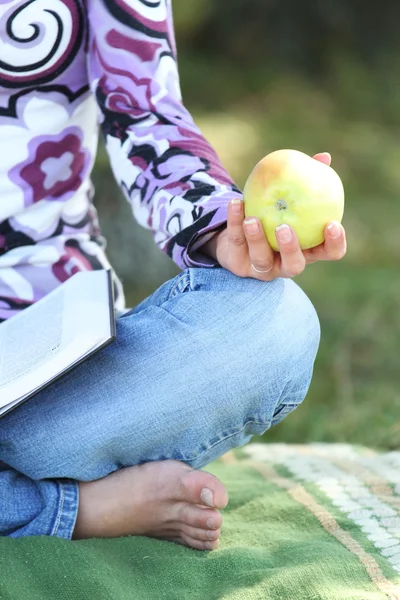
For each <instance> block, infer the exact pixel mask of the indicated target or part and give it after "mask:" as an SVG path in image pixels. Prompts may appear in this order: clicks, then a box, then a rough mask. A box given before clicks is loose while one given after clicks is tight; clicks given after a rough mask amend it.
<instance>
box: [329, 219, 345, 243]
mask: <svg viewBox="0 0 400 600" xmlns="http://www.w3.org/2000/svg"><path fill="white" fill-rule="evenodd" d="M328 231H329V235H330V236H331V238H333V239H334V240H337V239H338V238H339V237H340V234H341V233H342V232H341V228H340V225H339V223H338V222H337V221H332V223H329V225H328Z"/></svg>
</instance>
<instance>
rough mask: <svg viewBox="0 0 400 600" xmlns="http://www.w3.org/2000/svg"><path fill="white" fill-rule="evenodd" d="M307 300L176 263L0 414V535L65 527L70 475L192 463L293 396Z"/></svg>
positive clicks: (279, 413) (277, 414)
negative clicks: (43, 383)
mask: <svg viewBox="0 0 400 600" xmlns="http://www.w3.org/2000/svg"><path fill="white" fill-rule="evenodd" d="M319 335H320V332H319V323H318V318H317V316H316V313H315V310H314V308H313V306H312V304H311V303H310V301H309V300H308V298H307V297H306V296H305V294H304V293H303V292H302V291H301V290H300V288H299V287H298V286H297V285H296V284H295V283H293V282H292V281H290V280H285V279H277V280H275V281H274V282H271V283H263V282H260V281H256V280H254V279H241V278H239V277H236V276H234V275H232V274H231V273H229V272H228V271H225V270H224V269H188V270H186V271H183V272H182V273H180V274H179V275H178V276H177V277H175V278H174V279H173V280H171V281H168V282H167V283H165V284H164V285H163V286H161V287H160V288H159V289H158V290H157V291H156V292H155V293H154V294H153V295H152V296H150V297H149V298H147V299H146V300H144V302H142V303H141V304H140V305H139V306H138V307H137V308H135V309H134V310H132V311H131V312H130V313H128V314H127V315H125V316H123V317H120V318H119V319H118V321H117V340H116V341H115V342H114V343H113V344H111V345H110V346H109V347H107V348H105V349H104V350H102V351H101V352H99V353H98V354H96V355H95V356H93V357H92V358H91V359H89V360H87V361H86V362H85V363H84V364H82V365H81V366H79V367H77V368H76V369H75V370H73V371H72V372H71V373H69V374H68V375H66V376H65V377H64V378H63V379H61V380H59V381H58V382H57V383H55V384H53V385H52V386H51V387H49V388H48V389H46V390H45V391H43V392H41V393H39V394H37V395H36V396H35V397H34V398H32V399H31V400H29V401H28V402H27V403H26V404H24V405H22V406H20V407H19V408H18V409H16V410H15V411H13V412H12V413H10V414H9V415H7V416H5V417H4V418H3V419H1V420H0V535H4V536H10V537H22V536H26V535H52V536H58V537H62V538H70V537H71V535H72V532H73V529H74V525H75V519H76V516H77V511H78V502H79V489H78V484H77V481H91V480H95V479H99V478H101V477H104V476H106V475H108V474H109V473H111V472H113V471H115V470H117V469H120V468H122V467H125V466H128V465H137V464H140V463H144V462H148V461H159V460H167V459H176V460H180V461H183V462H185V463H187V464H188V465H191V466H192V467H194V468H200V467H203V466H204V465H206V464H207V463H209V462H211V461H213V460H214V459H216V458H217V457H219V456H221V455H222V454H223V453H225V452H227V451H228V450H229V449H231V448H234V447H236V446H241V445H243V444H245V443H246V442H248V441H249V440H250V438H251V437H252V436H253V435H259V434H262V433H264V431H266V430H267V429H268V428H269V427H270V426H271V425H274V424H276V423H278V422H279V421H281V420H282V419H283V418H284V417H285V416H286V415H287V414H288V413H290V412H291V411H292V410H293V409H295V408H296V407H297V406H298V405H299V403H300V402H301V401H302V400H303V398H304V397H305V395H306V393H307V390H308V387H309V384H310V380H311V376H312V369H313V363H314V359H315V355H316V352H317V349H318V343H319Z"/></svg>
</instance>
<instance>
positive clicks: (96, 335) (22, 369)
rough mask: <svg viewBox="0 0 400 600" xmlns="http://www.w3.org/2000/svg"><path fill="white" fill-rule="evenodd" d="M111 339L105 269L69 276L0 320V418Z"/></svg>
mask: <svg viewBox="0 0 400 600" xmlns="http://www.w3.org/2000/svg"><path fill="white" fill-rule="evenodd" d="M113 339H115V315H114V302H113V293H112V280H111V274H110V271H105V270H104V271H84V272H81V273H77V274H76V275H73V276H72V277H71V278H70V279H68V280H67V281H66V282H65V283H63V284H62V285H61V286H59V287H58V288H56V289H55V290H54V291H53V292H51V293H50V294H48V295H47V296H45V297H44V298H42V299H41V300H39V301H38V302H36V304H33V305H32V306H30V307H29V308H26V309H25V310H23V311H21V313H19V314H18V315H16V316H15V317H13V318H11V319H9V320H8V321H4V322H3V323H1V324H0V417H1V416H3V415H5V414H6V413H7V412H9V411H10V410H11V409H13V408H15V407H16V406H18V404H20V403H21V402H24V401H25V400H28V398H30V397H31V396H33V395H34V394H36V393H37V392H38V391H39V390H41V389H43V388H44V387H46V386H47V385H49V384H50V383H52V382H53V381H54V380H55V379H57V378H58V377H60V376H62V375H64V374H65V373H66V372H67V371H69V370H70V369H72V368H73V367H75V366H76V365H77V364H79V363H80V362H82V361H83V360H85V359H86V358H87V357H88V356H90V355H91V354H93V353H94V352H96V351H97V350H99V349H100V348H103V347H104V346H105V345H106V344H108V343H110V342H111V341H112V340H113Z"/></svg>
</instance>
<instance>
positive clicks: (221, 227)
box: [0, 0, 345, 549]
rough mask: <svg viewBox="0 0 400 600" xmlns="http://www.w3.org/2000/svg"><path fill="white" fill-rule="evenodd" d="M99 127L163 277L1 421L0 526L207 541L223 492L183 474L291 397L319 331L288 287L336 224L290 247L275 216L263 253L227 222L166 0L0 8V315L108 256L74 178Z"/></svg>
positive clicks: (82, 186) (262, 425)
mask: <svg viewBox="0 0 400 600" xmlns="http://www.w3.org/2000/svg"><path fill="white" fill-rule="evenodd" d="M99 122H100V125H101V129H102V132H103V134H104V136H105V141H106V146H107V150H108V153H109V156H110V161H111V165H112V167H113V171H114V174H115V177H116V180H117V182H118V184H119V185H120V186H121V189H122V190H123V191H124V193H125V195H126V197H127V199H128V200H129V201H130V202H131V204H132V208H133V211H134V214H135V216H136V218H137V219H138V221H139V222H140V223H141V224H142V225H144V226H145V227H148V228H150V229H152V230H153V232H154V238H155V241H156V243H157V244H158V246H159V247H160V249H161V250H162V251H164V252H166V253H167V254H168V255H169V256H170V257H171V258H172V259H173V260H174V261H175V262H176V263H177V264H178V265H179V266H180V267H181V268H182V272H181V273H180V275H178V276H177V277H176V278H175V279H174V280H172V281H168V282H167V283H165V284H164V285H163V286H161V288H160V289H158V290H157V291H156V292H155V293H154V294H153V295H152V296H151V297H149V298H147V299H146V300H145V301H144V302H143V303H142V304H140V305H139V306H138V307H137V308H136V309H134V310H133V311H131V312H129V313H127V314H125V315H124V316H122V317H120V318H119V319H118V324H117V333H118V336H117V340H116V341H115V342H114V343H113V344H112V345H111V346H109V347H108V348H107V349H105V350H103V351H102V352H100V353H98V354H97V355H96V356H95V357H93V358H92V359H90V360H88V361H87V362H85V363H84V364H83V365H82V366H80V367H78V368H77V369H75V370H74V371H73V372H71V373H70V374H69V375H67V376H65V377H64V378H63V379H62V380H61V381H59V382H58V383H56V384H55V385H53V386H51V387H50V388H48V389H47V390H46V391H43V392H42V393H39V394H37V395H36V396H35V397H34V398H33V399H32V400H30V401H29V402H27V403H26V404H25V405H22V406H21V407H19V408H18V409H16V410H15V411H13V412H12V413H10V414H9V415H7V416H6V417H4V418H3V419H1V420H0V461H1V463H0V533H1V534H2V535H5V536H11V537H21V536H27V535H53V536H59V537H64V538H71V537H75V538H82V537H88V536H119V535H125V534H132V535H135V534H138V535H139V534H140V535H148V536H156V537H160V538H164V539H170V540H174V541H178V542H180V543H184V544H187V545H189V546H192V547H193V548H198V549H213V548H215V547H217V545H218V540H219V537H220V531H221V523H222V517H221V514H220V512H219V509H221V508H223V507H224V506H225V505H226V503H227V501H228V496H227V491H226V490H225V488H224V486H223V484H222V483H221V482H219V481H218V480H217V479H216V478H214V477H213V476H211V475H210V474H208V473H206V472H204V471H200V470H198V469H199V468H201V467H203V466H204V465H206V464H207V463H209V462H210V461H212V460H214V459H216V458H217V457H218V456H220V455H221V454H223V453H224V452H226V451H227V450H229V449H230V448H232V447H235V446H239V445H242V444H245V443H246V442H247V441H248V440H249V439H250V438H251V436H252V435H254V434H256V435H258V434H261V433H263V432H264V431H266V430H267V429H268V428H269V427H270V426H271V425H273V424H275V423H277V422H279V421H280V420H281V419H282V418H284V417H285V416H286V415H287V414H288V413H289V412H291V411H292V410H293V409H294V408H296V406H298V404H299V403H300V402H301V401H302V400H303V398H304V397H305V395H306V392H307V389H308V387H309V383H310V379H311V375H312V368H313V363H314V359H315V355H316V352H317V347H318V341H319V325H318V319H317V316H316V314H315V311H314V309H313V307H312V305H311V303H310V301H309V300H308V299H307V298H306V296H305V295H304V294H303V292H302V291H301V290H300V289H299V288H298V287H297V286H296V285H295V284H294V283H293V282H292V281H291V279H290V278H291V277H293V276H294V275H297V274H299V273H300V272H301V271H302V270H303V269H304V267H305V265H306V263H307V262H313V261H316V260H335V259H339V258H341V257H342V256H343V255H344V253H345V234H344V231H343V228H342V227H341V225H339V224H338V223H331V224H329V225H328V226H327V229H326V235H325V243H324V244H322V245H321V246H320V247H318V248H316V249H314V250H312V251H308V252H305V253H302V252H301V251H300V249H299V246H298V242H297V239H296V237H295V235H294V234H293V231H292V230H291V229H290V228H289V227H287V226H281V227H280V228H279V231H278V232H277V235H278V239H279V244H280V253H279V254H278V253H273V252H272V251H271V249H270V247H269V246H268V244H267V241H266V238H265V236H264V234H263V232H262V230H261V228H260V224H259V222H258V221H257V220H256V219H247V220H244V216H243V206H242V201H241V194H240V191H239V190H238V189H237V188H236V187H235V185H234V184H233V183H232V180H231V179H230V177H229V175H228V174H227V173H226V172H225V171H224V169H223V168H222V166H221V165H220V163H219V161H218V158H217V156H216V154H215V152H214V151H213V150H212V148H211V147H210V146H209V145H208V143H207V142H206V141H205V140H204V138H203V137H202V136H201V134H200V132H199V130H198V129H197V127H196V125H195V124H194V122H193V120H192V118H191V116H190V115H189V113H188V112H187V110H186V109H185V108H184V106H183V105H182V102H181V96H180V90H179V80H178V72H177V66H176V52H175V42H174V34H173V26H172V19H171V7H170V0H85V1H84V0H33V1H31V2H23V1H22V0H21V1H17V2H16V1H15V0H3V1H2V2H1V3H0V189H1V195H0V318H1V319H2V320H4V319H8V318H11V317H12V316H13V315H15V314H16V313H17V312H18V311H20V310H22V309H24V308H25V307H28V306H30V305H31V304H32V303H33V302H35V301H37V300H38V299H40V298H41V297H43V296H44V295H45V294H47V293H49V292H50V291H51V290H53V289H54V288H55V287H56V286H58V285H60V284H61V283H62V282H63V281H65V280H66V279H67V278H68V277H70V276H71V275H73V274H74V273H76V272H77V271H80V270H84V269H102V268H105V267H108V266H109V264H108V261H107V258H106V256H105V253H104V244H103V239H102V237H101V235H100V231H99V227H98V223H97V219H96V212H95V209H94V207H93V204H92V188H91V183H90V172H91V169H92V166H93V162H94V159H95V153H96V146H97V136H98V123H99ZM315 158H316V159H317V160H321V161H323V162H327V163H329V160H330V158H329V155H327V154H320V155H318V156H316V157H315ZM121 252H124V248H121ZM133 260H135V257H134V256H132V261H133ZM115 286H116V290H117V306H118V309H119V310H120V311H121V312H122V311H123V308H124V298H123V292H122V288H121V285H120V284H119V282H118V281H117V279H116V278H115ZM23 343H24V336H23V331H21V345H22V344H23Z"/></svg>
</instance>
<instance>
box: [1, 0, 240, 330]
mask: <svg viewBox="0 0 400 600" xmlns="http://www.w3.org/2000/svg"><path fill="white" fill-rule="evenodd" d="M99 125H100V127H101V129H102V132H103V134H104V137H105V143H106V148H107V151H108V154H109V157H110V162H111V166H112V169H113V172H114V175H115V178H116V180H117V182H118V184H119V185H120V187H121V189H122V190H123V192H124V194H125V196H126V198H127V199H128V200H129V202H130V203H131V205H132V209H133V212H134V215H135V217H136V219H137V220H138V222H139V223H140V224H141V225H143V226H144V227H147V228H149V229H151V230H152V231H153V233H154V239H155V242H156V243H157V245H158V246H159V247H160V249H161V250H162V251H164V252H166V253H167V254H168V255H169V256H170V257H171V258H172V259H173V260H174V261H175V262H176V263H177V264H178V265H179V266H180V267H182V268H184V267H185V266H191V265H194V266H195V265H203V264H204V265H209V266H212V262H211V261H210V260H207V257H206V256H204V255H202V254H201V252H199V248H201V245H202V244H204V243H205V241H206V240H207V239H208V238H209V237H210V235H211V234H212V232H215V231H216V230H218V228H220V227H221V226H222V225H223V224H224V223H225V221H226V210H227V204H228V202H229V200H230V199H231V198H232V197H234V196H239V195H240V192H239V190H238V189H237V188H236V187H235V185H234V184H233V183H232V180H231V179H230V177H229V175H228V174H227V173H226V172H225V170H224V169H223V168H222V166H221V164H220V163H219V161H218V158H217V156H216V154H215V152H214V151H213V149H212V148H211V147H210V145H209V144H208V143H207V142H206V140H205V139H204V138H203V137H202V135H201V133H200V131H199V130H198V128H197V127H196V125H195V124H194V122H193V119H192V118H191V116H190V114H189V113H188V111H187V110H186V109H185V108H184V106H183V104H182V100H181V93H180V87H179V77H178V71H177V64H176V50H175V40H174V33H173V25H172V16H171V6H170V0H30V1H27V0H0V320H4V319H7V318H8V317H10V316H12V315H14V314H16V313H17V312H18V311H19V310H21V309H23V308H25V307H27V306H29V305H30V304H32V303H34V302H36V301H37V300H38V299H40V298H41V297H43V296H44V295H45V294H47V293H49V292H50V291H51V290H52V289H54V288H55V287H56V286H57V285H59V284H60V283H61V282H63V281H65V280H66V279H67V278H68V277H70V276H71V275H72V274H74V273H75V272H77V271H80V270H87V269H99V268H108V266H109V263H108V261H107V257H106V255H105V252H104V241H103V238H102V236H101V233H100V230H99V226H98V221H97V217H96V210H95V208H94V206H93V203H92V200H93V189H92V184H91V181H90V173H91V170H92V167H93V163H94V159H95V155H96V148H97V142H98V132H99V128H100V127H99ZM121 251H122V252H123V248H121ZM115 282H116V290H117V298H118V300H117V308H118V309H120V310H122V309H123V306H124V298H123V291H122V288H121V286H120V284H119V282H118V280H117V278H115Z"/></svg>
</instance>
